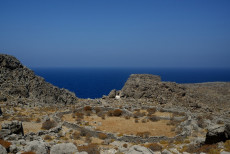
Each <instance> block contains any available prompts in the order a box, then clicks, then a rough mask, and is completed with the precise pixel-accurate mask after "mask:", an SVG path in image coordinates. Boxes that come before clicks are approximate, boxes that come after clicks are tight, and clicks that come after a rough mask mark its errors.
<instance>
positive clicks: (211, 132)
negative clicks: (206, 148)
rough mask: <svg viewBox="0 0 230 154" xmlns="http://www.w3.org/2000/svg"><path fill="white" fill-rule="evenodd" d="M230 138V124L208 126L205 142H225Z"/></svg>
mask: <svg viewBox="0 0 230 154" xmlns="http://www.w3.org/2000/svg"><path fill="white" fill-rule="evenodd" d="M229 139H230V124H226V125H222V126H219V125H214V126H211V127H209V128H208V132H207V134H206V139H205V143H206V144H214V143H218V142H221V141H223V142H225V141H226V140H229Z"/></svg>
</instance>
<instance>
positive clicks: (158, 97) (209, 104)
mask: <svg viewBox="0 0 230 154" xmlns="http://www.w3.org/2000/svg"><path fill="white" fill-rule="evenodd" d="M110 94H111V93H110ZM119 94H120V97H121V98H132V99H136V100H137V99H147V100H149V101H151V102H156V103H159V104H171V105H177V106H185V107H192V108H203V109H205V110H210V111H211V112H212V111H213V110H218V109H220V108H221V109H226V108H228V107H230V83H229V82H210V83H197V84H177V83H175V82H162V81H161V78H160V77H159V76H156V75H150V74H132V75H131V76H130V77H129V79H128V80H127V82H126V83H125V85H124V87H123V88H122V89H121V91H119ZM109 96H110V95H109Z"/></svg>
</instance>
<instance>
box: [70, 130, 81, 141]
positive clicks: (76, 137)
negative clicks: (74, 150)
mask: <svg viewBox="0 0 230 154" xmlns="http://www.w3.org/2000/svg"><path fill="white" fill-rule="evenodd" d="M71 138H72V139H74V140H78V139H80V138H81V133H80V132H77V131H75V132H74V133H73V134H72V135H71Z"/></svg>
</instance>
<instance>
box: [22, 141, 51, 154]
mask: <svg viewBox="0 0 230 154" xmlns="http://www.w3.org/2000/svg"><path fill="white" fill-rule="evenodd" d="M25 151H26V152H29V151H33V152H35V153H36V154H47V153H48V148H47V147H46V144H45V143H44V142H42V141H31V142H28V143H27V145H26V147H25Z"/></svg>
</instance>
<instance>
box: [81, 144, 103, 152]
mask: <svg viewBox="0 0 230 154" xmlns="http://www.w3.org/2000/svg"><path fill="white" fill-rule="evenodd" d="M77 149H78V151H79V152H83V151H85V152H87V153H88V154H100V151H99V148H98V145H97V144H95V143H90V144H88V145H83V146H78V147H77Z"/></svg>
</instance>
